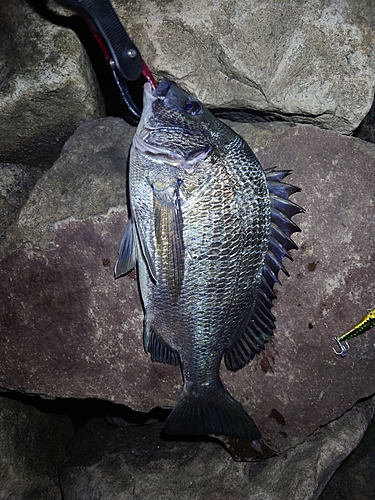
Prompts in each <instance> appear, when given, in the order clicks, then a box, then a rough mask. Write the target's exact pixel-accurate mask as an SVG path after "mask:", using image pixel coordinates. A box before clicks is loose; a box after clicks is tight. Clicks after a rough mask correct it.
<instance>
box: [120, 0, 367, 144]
mask: <svg viewBox="0 0 375 500" xmlns="http://www.w3.org/2000/svg"><path fill="white" fill-rule="evenodd" d="M113 3H114V5H115V7H116V9H117V12H118V14H119V16H120V18H121V19H122V22H123V24H124V25H125V26H126V28H127V30H128V32H129V34H130V36H131V37H132V38H133V40H134V42H135V43H136V45H137V46H138V48H139V49H140V51H141V54H142V56H143V58H144V59H145V61H147V63H148V64H149V65H150V67H151V69H152V70H153V72H155V74H156V76H157V77H158V78H161V77H162V76H169V77H171V78H172V79H173V80H175V81H176V82H177V83H179V84H181V85H182V86H183V87H186V88H187V89H188V90H189V91H190V92H193V93H195V94H196V96H197V97H198V98H199V99H201V100H202V101H203V102H205V103H206V104H207V105H208V106H210V107H213V108H220V109H221V110H222V109H223V108H224V109H230V110H237V111H238V110H240V109H242V110H251V111H256V112H258V113H260V114H266V115H268V116H270V115H271V116H276V117H282V118H283V119H286V120H291V121H297V122H303V123H312V124H315V125H319V126H321V127H325V128H332V129H335V130H337V131H339V132H342V133H344V134H350V133H351V132H352V131H353V130H354V129H356V128H357V127H358V125H359V124H360V122H361V121H362V119H363V118H364V117H365V116H366V114H367V112H368V110H369V109H370V106H371V104H372V101H373V97H374V89H375V86H374V84H375V80H374V68H375V55H374V50H373V46H374V40H375V35H374V29H373V24H374V19H375V9H374V6H373V4H372V3H371V2H368V1H367V0H359V1H356V2H340V3H337V2H333V3H332V2H330V1H327V0H311V1H308V2H307V1H306V2H295V1H288V2H287V3H282V4H281V3H280V2H266V1H264V0H252V1H250V2H249V1H248V0H231V1H228V0H218V1H215V2H208V3H207V2H205V3H202V2H200V1H199V0H194V1H191V2H189V3H184V2H178V1H174V2H154V1H151V0H150V1H142V2H132V3H129V2H127V1H125V0H115V1H114V2H113Z"/></svg>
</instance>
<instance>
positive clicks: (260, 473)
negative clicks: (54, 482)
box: [60, 400, 374, 500]
mask: <svg viewBox="0 0 375 500" xmlns="http://www.w3.org/2000/svg"><path fill="white" fill-rule="evenodd" d="M373 411H374V402H373V401H372V400H370V401H367V402H365V403H359V404H358V405H356V407H355V408H354V409H353V410H351V411H350V412H349V413H346V414H345V415H343V416H342V417H341V418H339V419H338V420H336V421H335V422H332V423H330V424H328V425H327V426H326V427H323V428H321V429H319V430H317V431H316V432H315V433H314V434H313V435H312V436H310V437H309V438H308V439H307V440H306V441H305V442H304V443H303V444H301V445H299V446H297V447H295V448H294V449H293V450H291V451H289V452H288V453H287V454H285V455H283V456H280V457H277V458H273V459H269V460H266V461H264V462H262V463H261V464H249V463H238V462H234V461H233V460H232V459H231V458H230V455H229V454H228V453H227V452H226V451H225V450H224V449H223V447H222V446H220V445H219V444H218V443H217V442H214V441H213V442H202V441H201V442H194V441H192V442H186V441H185V442H184V441H182V442H181V441H173V440H172V441H166V440H163V439H160V435H159V434H160V430H161V425H160V424H154V425H145V426H141V427H128V428H126V429H116V428H111V427H109V426H108V425H106V424H105V422H104V420H100V419H95V420H92V421H91V422H89V423H88V424H87V425H86V426H85V427H84V428H83V429H81V430H80V431H78V432H77V433H76V435H75V438H74V440H72V441H71V443H70V445H69V447H68V451H67V458H66V460H65V462H64V464H63V465H62V467H61V469H60V486H61V490H62V492H63V498H64V500H92V499H93V498H95V500H118V499H119V498H121V500H128V499H129V500H133V499H134V498H142V500H151V499H154V498H158V499H160V500H175V499H177V498H178V499H180V500H191V499H192V498H205V499H207V500H228V499H230V500H286V499H293V500H316V499H317V498H318V496H319V493H320V492H321V490H322V489H323V487H324V485H325V484H326V483H327V481H328V479H329V478H330V477H331V475H332V474H333V472H334V471H335V470H336V468H337V467H338V465H339V464H340V462H341V461H342V460H343V459H344V458H345V457H346V456H347V455H348V454H349V453H350V451H351V450H352V449H353V448H354V447H355V446H356V445H357V444H358V442H359V440H360V438H361V436H362V435H363V433H364V431H365V429H366V427H367V425H368V423H369V421H370V419H371V417H372V415H373ZM351 498H356V497H351ZM330 499H331V500H332V499H333V497H330ZM366 500H367V499H366Z"/></svg>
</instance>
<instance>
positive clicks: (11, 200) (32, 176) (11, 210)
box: [0, 163, 43, 238]
mask: <svg viewBox="0 0 375 500" xmlns="http://www.w3.org/2000/svg"><path fill="white" fill-rule="evenodd" d="M42 173H43V171H42V170H41V169H37V168H34V169H33V168H27V167H25V166H24V165H10V164H8V163H3V164H0V238H3V236H4V234H5V230H6V228H7V227H8V226H10V225H11V224H13V222H15V221H16V220H17V216H18V213H19V211H20V210H21V208H22V206H23V205H24V204H25V203H26V200H27V198H28V196H29V193H30V191H31V190H32V188H33V187H34V186H35V184H36V182H37V179H38V178H39V177H40V176H41V175H42Z"/></svg>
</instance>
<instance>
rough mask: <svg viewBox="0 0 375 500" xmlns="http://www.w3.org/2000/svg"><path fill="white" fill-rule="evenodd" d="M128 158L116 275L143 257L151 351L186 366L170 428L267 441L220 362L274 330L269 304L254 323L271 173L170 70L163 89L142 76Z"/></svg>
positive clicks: (234, 364) (235, 361) (266, 243)
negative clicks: (256, 330) (127, 215)
mask: <svg viewBox="0 0 375 500" xmlns="http://www.w3.org/2000/svg"><path fill="white" fill-rule="evenodd" d="M129 165H130V166H129V194H130V209H131V219H130V221H129V223H128V226H127V228H126V231H125V235H124V238H123V241H122V243H121V246H120V251H119V260H118V262H117V265H116V269H115V274H116V277H118V276H121V275H123V274H125V273H126V272H128V271H129V270H130V269H132V268H133V267H134V265H135V263H136V262H137V264H138V273H139V281H140V289H141V295H142V300H143V305H144V311H145V328H144V347H145V350H146V352H149V353H151V357H152V359H153V360H154V361H159V362H167V363H172V364H180V366H181V369H182V374H183V379H184V387H183V391H182V395H181V399H180V401H179V403H178V404H177V406H176V407H175V409H174V410H173V411H172V413H171V415H170V416H169V418H168V419H167V421H166V423H165V427H164V429H165V431H166V432H167V433H169V434H195V435H202V434H224V435H229V436H235V437H239V438H249V439H258V438H259V437H260V434H259V431H258V429H257V427H256V425H255V423H254V422H253V420H252V419H251V417H250V416H249V415H248V414H247V413H246V412H245V410H244V409H243V408H242V406H241V405H240V404H239V403H238V402H237V401H235V400H234V399H233V398H232V397H231V396H230V395H229V393H228V392H227V391H226V389H225V388H224V386H223V384H222V382H221V380H220V378H219V369H220V364H221V360H222V357H223V354H225V355H226V363H227V366H228V367H229V368H231V369H238V368H240V367H241V366H243V365H244V364H245V363H247V362H248V361H249V360H250V359H251V357H253V355H254V353H255V352H258V351H259V350H260V348H261V347H263V345H264V341H265V340H266V337H267V336H269V335H270V334H271V333H272V331H271V333H270V332H269V330H272V329H273V319H274V318H273V316H272V314H271V313H270V312H269V314H268V315H267V311H266V313H264V315H265V318H262V320H265V321H266V323H267V320H268V323H269V324H271V323H272V325H271V326H272V328H271V326H268V327H267V328H268V329H267V328H266V330H265V332H264V337H265V338H264V339H263V340H262V339H261V337H262V335H258V334H256V335H250V336H249V333H246V332H248V327H249V325H251V324H254V319H253V314H254V309H255V307H256V304H257V301H258V299H259V294H260V290H261V288H262V287H261V284H262V280H263V281H264V274H265V273H264V268H265V263H266V259H267V252H269V247H270V237H271V236H270V235H271V225H272V211H271V208H272V207H271V205H272V203H271V197H270V190H269V185H268V182H267V178H266V174H265V172H264V171H263V170H262V168H261V166H260V164H259V162H258V160H257V159H256V157H255V155H254V154H253V152H252V151H251V149H250V148H249V146H248V145H247V144H246V143H245V141H243V139H242V138H240V137H239V136H238V135H237V134H235V132H234V131H233V130H232V129H230V128H229V127H227V126H226V125H225V124H224V123H222V122H221V121H220V120H218V119H217V118H215V117H214V116H213V115H212V114H211V113H210V112H209V111H208V110H207V109H206V108H205V107H204V106H203V105H202V104H201V103H200V102H199V101H198V100H196V99H194V98H192V97H190V96H189V95H188V94H186V93H185V92H184V91H183V90H182V89H180V88H179V87H178V86H177V85H174V84H171V83H170V82H169V81H168V80H167V79H164V80H163V81H162V82H161V83H160V84H159V85H158V87H157V88H156V90H152V89H151V86H150V85H149V84H146V85H145V90H144V108H143V114H142V118H141V122H140V123H139V125H138V128H137V131H136V134H135V137H134V140H133V145H132V148H131V153H130V164H129ZM273 175H275V174H273ZM284 175H285V174H284ZM271 176H272V174H271ZM276 184H277V185H278V186H288V185H285V184H282V183H280V182H278V180H276ZM284 198H285V197H284ZM287 203H291V202H289V201H287ZM289 222H290V221H289ZM289 241H291V240H289ZM284 255H285V253H284ZM279 260H281V259H279ZM280 267H281V266H279V268H280ZM276 271H278V268H277V269H276ZM275 274H276V275H277V272H276V273H275ZM271 284H272V283H271ZM271 288H272V287H271ZM272 298H273V297H272ZM271 300H272V299H271ZM269 302H270V301H269ZM267 305H268V306H269V308H268V310H269V309H270V307H271V306H272V304H271V305H269V304H267ZM266 309H267V308H266ZM257 335H258V336H257ZM246 342H247V344H248V345H247V347H246V345H245V344H246ZM251 342H252V343H253V344H254V342H255V344H254V345H253V346H251V345H250V344H251ZM262 342H263V345H262ZM244 345H245V347H244ZM253 351H254V352H253ZM240 358H241V359H240ZM247 358H248V359H247Z"/></svg>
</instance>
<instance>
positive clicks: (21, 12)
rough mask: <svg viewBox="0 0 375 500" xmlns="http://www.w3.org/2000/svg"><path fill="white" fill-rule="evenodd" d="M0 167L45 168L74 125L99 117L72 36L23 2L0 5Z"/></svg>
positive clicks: (81, 52) (87, 68) (84, 61)
mask: <svg viewBox="0 0 375 500" xmlns="http://www.w3.org/2000/svg"><path fill="white" fill-rule="evenodd" d="M0 48H1V49H0V68H1V77H0V161H1V162H6V163H22V164H24V165H31V166H36V167H50V166H51V165H52V163H53V161H55V160H56V159H57V158H58V156H59V153H60V151H61V148H62V146H63V144H64V142H65V141H66V140H67V138H68V137H69V136H70V135H71V134H72V133H73V132H74V130H75V129H76V128H77V126H78V124H79V123H81V122H83V121H85V120H87V119H89V118H92V117H98V116H102V115H103V114H104V104H103V101H102V97H101V96H100V94H99V91H98V88H97V81H96V77H95V75H94V73H93V70H92V67H91V64H90V62H89V59H88V57H87V54H86V51H85V49H84V48H83V47H82V45H81V42H80V41H79V39H78V38H77V36H76V35H75V33H74V32H73V31H71V30H69V29H66V28H62V27H59V26H57V25H56V24H53V23H52V22H51V21H48V20H46V19H43V18H42V17H41V15H40V14H38V13H37V12H35V11H34V9H33V8H32V7H31V5H30V3H29V2H27V1H25V0H17V1H15V2H2V3H1V5H0Z"/></svg>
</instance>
